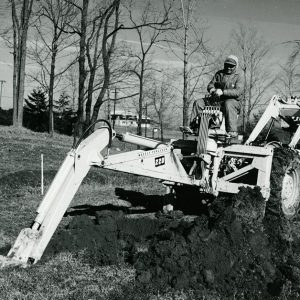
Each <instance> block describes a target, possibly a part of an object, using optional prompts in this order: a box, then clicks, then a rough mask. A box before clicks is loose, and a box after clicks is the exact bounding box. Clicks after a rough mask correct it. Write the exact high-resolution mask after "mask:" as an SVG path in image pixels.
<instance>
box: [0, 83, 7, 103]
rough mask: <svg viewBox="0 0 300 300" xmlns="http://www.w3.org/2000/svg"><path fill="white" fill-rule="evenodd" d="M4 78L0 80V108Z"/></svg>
mask: <svg viewBox="0 0 300 300" xmlns="http://www.w3.org/2000/svg"><path fill="white" fill-rule="evenodd" d="M5 82H6V81H5V80H0V84H1V85H0V108H2V90H3V84H4V83H5Z"/></svg>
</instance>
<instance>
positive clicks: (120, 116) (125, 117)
mask: <svg viewBox="0 0 300 300" xmlns="http://www.w3.org/2000/svg"><path fill="white" fill-rule="evenodd" d="M110 118H111V120H112V122H113V124H114V125H116V126H121V127H137V126H138V115H137V114H136V113H133V112H132V111H129V110H127V111H126V110H116V111H114V112H111V114H110ZM152 125H153V120H152V119H151V118H150V117H148V116H145V115H143V116H142V122H141V126H142V128H145V127H146V128H151V127H152Z"/></svg>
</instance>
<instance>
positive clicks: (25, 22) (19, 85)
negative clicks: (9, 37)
mask: <svg viewBox="0 0 300 300" xmlns="http://www.w3.org/2000/svg"><path fill="white" fill-rule="evenodd" d="M32 4H33V0H23V5H22V11H21V16H20V20H18V17H17V12H16V5H15V1H14V0H11V7H12V18H13V30H14V34H13V35H14V64H15V65H14V74H13V85H14V93H13V96H14V99H13V103H14V113H13V126H14V127H18V128H20V127H22V122H23V103H24V81H25V65H26V50H27V49H26V46H27V34H28V26H29V19H30V14H31V11H32Z"/></svg>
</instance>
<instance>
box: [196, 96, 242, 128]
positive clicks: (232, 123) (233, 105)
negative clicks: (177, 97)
mask: <svg viewBox="0 0 300 300" xmlns="http://www.w3.org/2000/svg"><path fill="white" fill-rule="evenodd" d="M204 107H205V101H204V99H198V100H196V101H194V103H193V108H192V112H191V118H190V120H191V123H192V122H193V120H194V119H195V118H196V117H197V116H198V115H199V113H200V112H201V111H202V110H203V109H204ZM221 110H222V112H223V113H224V116H225V128H226V131H227V132H230V131H234V132H237V131H238V124H237V121H238V115H239V114H240V111H241V102H240V101H238V100H235V99H226V100H224V101H222V102H221Z"/></svg>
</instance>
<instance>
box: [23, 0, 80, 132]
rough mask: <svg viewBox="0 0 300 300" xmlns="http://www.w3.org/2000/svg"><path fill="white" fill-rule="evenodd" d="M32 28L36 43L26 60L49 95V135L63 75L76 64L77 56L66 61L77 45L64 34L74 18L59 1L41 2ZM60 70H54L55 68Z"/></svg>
mask: <svg viewBox="0 0 300 300" xmlns="http://www.w3.org/2000/svg"><path fill="white" fill-rule="evenodd" d="M36 17H37V20H36V22H35V24H34V28H35V30H36V33H37V41H36V42H35V44H34V45H33V46H31V47H30V48H29V49H28V54H29V58H31V60H33V61H34V62H35V63H36V64H37V65H38V67H39V69H38V72H34V73H32V74H29V76H30V77H31V78H32V79H33V80H34V81H36V82H38V83H39V84H40V86H42V87H43V88H44V90H45V91H46V92H47V93H48V101H49V133H50V135H51V136H52V135H53V132H54V121H53V101H54V100H53V97H54V90H55V88H56V87H57V85H58V84H59V82H60V80H61V79H62V75H63V74H64V73H65V72H66V71H67V70H68V68H69V67H70V66H71V65H72V64H74V63H75V61H76V56H75V57H73V59H70V62H66V60H69V57H70V54H72V53H71V51H70V48H71V47H72V46H74V44H75V43H76V42H77V41H76V40H75V39H74V38H72V36H70V34H66V30H67V28H68V26H69V24H70V22H73V20H74V19H75V17H76V13H75V11H74V7H73V5H71V4H70V3H69V2H66V1H60V0H43V1H41V2H40V7H39V10H38V12H37V13H36ZM58 64H59V67H58V68H57V65H58Z"/></svg>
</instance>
